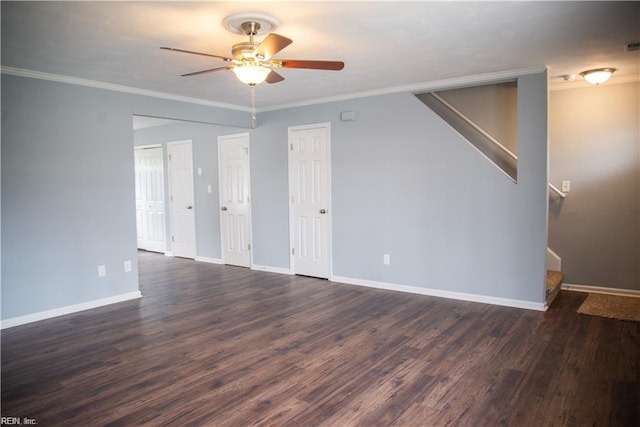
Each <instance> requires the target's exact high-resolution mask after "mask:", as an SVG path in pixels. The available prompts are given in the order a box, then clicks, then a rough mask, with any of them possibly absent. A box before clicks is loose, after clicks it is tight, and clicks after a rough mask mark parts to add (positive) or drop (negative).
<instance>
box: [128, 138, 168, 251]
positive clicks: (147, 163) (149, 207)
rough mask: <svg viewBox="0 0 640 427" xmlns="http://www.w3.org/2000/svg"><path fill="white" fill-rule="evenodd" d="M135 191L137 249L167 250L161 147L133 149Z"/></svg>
mask: <svg viewBox="0 0 640 427" xmlns="http://www.w3.org/2000/svg"><path fill="white" fill-rule="evenodd" d="M134 154H135V156H134V157H135V181H136V182H135V184H136V186H135V189H136V227H137V231H138V248H140V249H145V250H148V251H154V252H164V251H165V250H166V240H165V212H164V207H165V201H164V165H163V159H162V158H163V153H162V147H153V148H136V149H135V150H134Z"/></svg>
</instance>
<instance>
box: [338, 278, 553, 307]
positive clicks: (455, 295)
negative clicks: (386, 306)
mask: <svg viewBox="0 0 640 427" xmlns="http://www.w3.org/2000/svg"><path fill="white" fill-rule="evenodd" d="M329 280H331V281H332V282H339V283H346V284H349V285H357V286H366V287H368V288H377V289H386V290H389V291H399V292H407V293H411V294H419V295H428V296H432V297H440V298H450V299H456V300H462V301H470V302H479V303H483V304H493V305H501V306H505V307H515V308H524V309H527V310H536V311H545V310H546V307H545V303H544V302H539V303H537V302H532V301H522V300H514V299H507V298H499V297H490V296H486V295H477V294H466V293H463V292H453V291H443V290H441V289H431V288H421V287H418V286H407V285H396V284H394V283H385V282H374V281H371V280H362V279H353V278H351V277H339V276H333V277H331V278H330V279H329Z"/></svg>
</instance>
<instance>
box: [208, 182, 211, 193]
mask: <svg viewBox="0 0 640 427" xmlns="http://www.w3.org/2000/svg"><path fill="white" fill-rule="evenodd" d="M207 193H211V184H209V185H207Z"/></svg>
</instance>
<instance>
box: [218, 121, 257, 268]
mask: <svg viewBox="0 0 640 427" xmlns="http://www.w3.org/2000/svg"><path fill="white" fill-rule="evenodd" d="M218 162H219V165H218V166H219V167H218V171H219V177H220V210H221V212H220V235H221V240H222V241H221V244H222V259H223V261H224V263H225V264H231V265H238V266H242V267H250V266H251V195H250V163H249V134H248V133H243V134H238V135H227V136H221V137H218Z"/></svg>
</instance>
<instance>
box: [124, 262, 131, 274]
mask: <svg viewBox="0 0 640 427" xmlns="http://www.w3.org/2000/svg"><path fill="white" fill-rule="evenodd" d="M130 271H131V261H129V260H126V261H125V262H124V272H125V273H129V272H130Z"/></svg>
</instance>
